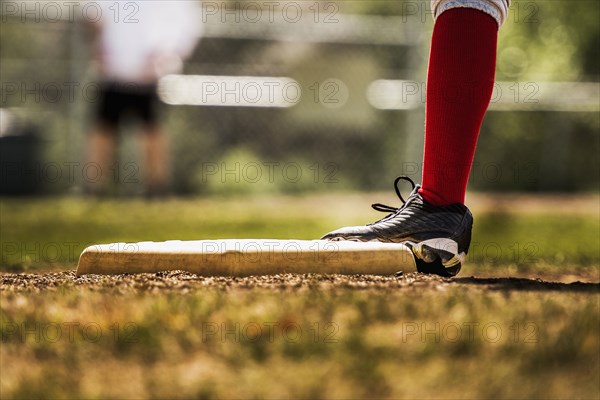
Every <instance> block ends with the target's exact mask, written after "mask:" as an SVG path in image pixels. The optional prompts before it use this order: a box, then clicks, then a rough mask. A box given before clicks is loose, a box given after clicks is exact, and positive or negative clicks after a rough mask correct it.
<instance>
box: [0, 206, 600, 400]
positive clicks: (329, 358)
mask: <svg viewBox="0 0 600 400" xmlns="http://www.w3.org/2000/svg"><path fill="white" fill-rule="evenodd" d="M373 200H375V201H377V200H380V197H377V196H371V195H369V196H366V195H344V196H342V195H328V196H323V195H318V196H309V197H269V198H267V197H254V198H249V199H241V198H208V199H173V200H166V201H160V202H143V201H140V200H102V201H96V200H82V199H75V198H47V199H38V200H22V199H3V200H1V201H0V206H1V208H0V217H1V230H0V234H1V241H2V271H3V272H2V274H1V275H0V277H2V278H5V279H6V280H5V281H3V282H10V279H12V278H11V277H14V276H16V275H14V274H12V272H19V273H36V274H37V273H39V274H41V273H42V272H44V271H48V270H54V271H57V270H58V271H60V270H72V269H74V268H75V265H76V261H77V257H78V255H79V252H80V251H81V250H82V249H83V248H84V247H85V246H86V245H87V244H91V243H96V242H114V241H139V240H166V239H202V238H224V237H274V238H300V239H309V238H315V237H318V236H319V235H320V234H322V233H323V232H326V231H328V230H330V229H333V228H336V227H338V226H341V225H344V224H354V223H365V222H369V221H371V220H373V219H374V218H378V217H379V216H378V213H375V212H372V211H369V209H368V205H369V204H370V202H371V201H373ZM381 200H385V199H381ZM391 202H392V201H390V203H391ZM559 203H560V206H556V204H555V200H548V199H540V201H539V202H535V201H534V202H533V204H537V206H536V207H534V208H532V209H527V208H523V207H522V208H518V207H514V206H513V205H514V202H513V201H512V200H511V199H504V200H502V199H501V198H497V199H494V201H493V202H491V203H490V201H489V199H484V198H478V197H474V198H472V205H473V209H474V211H475V232H474V242H473V244H474V247H473V250H472V252H471V254H470V262H469V263H468V264H467V265H466V266H465V269H464V270H463V272H461V275H460V276H461V277H467V276H470V275H475V276H480V277H486V276H488V277H489V276H494V277H510V276H512V277H514V276H521V277H527V278H529V279H531V280H530V282H532V283H536V282H537V281H535V280H533V279H537V278H540V279H542V280H544V281H549V280H556V281H563V282H572V281H577V280H579V281H588V282H595V284H592V285H591V286H586V287H585V288H586V289H585V290H583V289H582V288H581V286H573V285H567V284H560V285H549V284H548V285H545V284H544V283H543V282H542V283H540V285H539V286H535V287H534V286H529V287H518V285H513V286H511V285H501V286H500V287H495V288H492V287H489V286H486V285H481V284H477V282H475V283H473V282H472V281H469V280H466V279H462V280H461V278H458V279H451V280H443V279H436V280H427V279H425V278H424V277H420V276H419V275H415V276H414V277H413V276H410V277H405V278H403V279H405V280H406V282H407V285H406V286H405V287H402V288H394V289H392V288H386V287H377V288H369V286H367V285H364V286H361V285H360V284H356V285H354V286H349V285H344V284H316V283H315V284H301V285H293V284H289V285H279V286H277V285H275V286H274V287H270V288H264V287H263V288H261V287H252V286H249V287H247V288H246V287H244V286H243V285H229V284H224V283H221V284H211V283H202V284H200V285H198V286H189V287H188V286H184V287H178V286H174V285H173V284H171V283H169V282H170V280H169V279H167V278H163V277H162V276H161V275H156V276H155V277H153V279H155V280H156V282H155V284H154V285H148V286H140V287H131V288H130V287H120V286H114V285H109V284H108V281H107V283H106V284H102V281H101V284H100V286H98V285H96V286H92V285H86V283H85V282H86V281H85V280H80V281H77V282H76V283H73V284H69V285H66V284H59V285H53V284H48V285H47V286H45V287H44V288H42V289H40V288H39V287H37V286H34V285H31V286H24V287H18V288H17V287H13V286H11V285H10V284H9V283H3V285H2V286H0V323H1V334H2V336H1V338H2V345H1V346H0V374H1V377H2V379H1V380H0V395H1V397H2V398H238V399H246V398H294V399H295V398H344V399H347V398H443V399H447V398H507V399H508V398H510V399H514V398H537V399H548V398H599V397H600V381H599V380H598V376H599V374H600V330H599V329H598V327H599V326H600V310H599V304H600V296H599V294H600V286H599V285H598V282H600V278H599V273H600V269H599V268H600V267H599V265H600V250H599V242H600V241H599V232H600V226H599V219H598V214H597V204H598V199H597V197H593V198H591V199H588V200H586V201H584V202H583V203H582V202H580V201H579V200H577V199H562V200H561V201H560V202H559ZM594 204H595V205H596V206H595V207H594ZM574 205H577V206H574ZM52 251H53V252H52ZM40 279H42V280H43V279H44V276H43V275H41V276H40ZM311 279H313V278H310V277H309V278H308V281H311ZM357 279H358V278H357ZM399 279H400V278H399ZM358 281H360V279H358ZM203 282H204V281H203ZM159 283H160V285H159ZM534 288H535V290H533V289H534Z"/></svg>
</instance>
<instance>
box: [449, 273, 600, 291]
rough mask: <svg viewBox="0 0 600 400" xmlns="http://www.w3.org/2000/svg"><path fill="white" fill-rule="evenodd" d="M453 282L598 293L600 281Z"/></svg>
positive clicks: (505, 280)
mask: <svg viewBox="0 0 600 400" xmlns="http://www.w3.org/2000/svg"><path fill="white" fill-rule="evenodd" d="M452 281H453V282H455V283H460V284H465V285H486V286H488V288H489V289H492V290H527V291H560V292H585V293H600V283H588V282H573V283H561V282H546V281H542V280H541V279H528V278H476V277H473V276H471V277H467V278H454V279H452Z"/></svg>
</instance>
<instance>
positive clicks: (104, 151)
mask: <svg viewBox="0 0 600 400" xmlns="http://www.w3.org/2000/svg"><path fill="white" fill-rule="evenodd" d="M99 98H100V99H99V101H98V104H97V108H96V110H95V113H96V116H95V117H96V120H95V122H94V127H93V128H92V129H91V131H90V133H89V135H88V138H87V156H86V157H87V160H86V162H87V163H88V166H87V168H86V170H89V171H97V174H96V175H95V176H86V179H85V190H86V192H87V193H89V194H91V195H96V196H102V195H106V194H107V193H108V191H109V189H110V186H111V178H112V177H113V174H112V173H111V171H112V169H113V168H114V166H113V163H114V161H115V151H116V148H117V139H118V138H117V133H118V132H117V131H118V127H119V122H120V119H121V107H122V99H121V97H120V96H119V94H118V93H117V92H116V91H115V86H114V83H112V82H103V83H102V84H101V85H100V92H99Z"/></svg>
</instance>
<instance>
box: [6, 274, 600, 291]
mask: <svg viewBox="0 0 600 400" xmlns="http://www.w3.org/2000/svg"><path fill="white" fill-rule="evenodd" d="M457 286H465V287H470V288H471V289H476V288H477V289H484V290H488V289H492V290H526V291H549V290H556V291H575V292H594V293H599V292H600V283H587V282H573V283H559V282H547V281H543V280H540V279H529V278H512V277H509V278H502V277H498V278H481V277H474V276H471V277H456V278H442V277H439V276H436V275H426V274H420V273H409V274H402V273H398V274H396V275H393V276H379V275H332V274H302V275H298V274H277V275H266V276H250V277H243V278H242V277H205V276H198V275H196V274H192V273H188V272H183V271H170V272H158V273H154V274H122V275H93V274H89V275H84V276H76V275H75V271H64V272H52V273H45V274H27V273H18V274H12V273H7V274H0V291H2V292H23V291H33V292H39V291H56V290H65V289H77V288H81V289H87V290H93V291H104V290H107V291H117V292H132V291H134V292H135V291H141V292H155V291H177V292H182V293H185V292H188V291H192V290H202V289H219V290H230V289H254V288H265V289H273V290H307V289H355V290H365V289H405V290H411V289H413V290H414V289H418V290H423V289H430V290H446V289H448V288H450V287H457Z"/></svg>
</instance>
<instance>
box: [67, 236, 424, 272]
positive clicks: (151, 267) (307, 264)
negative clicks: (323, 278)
mask: <svg viewBox="0 0 600 400" xmlns="http://www.w3.org/2000/svg"><path fill="white" fill-rule="evenodd" d="M173 270H182V271H188V272H192V273H195V274H198V275H203V276H250V275H273V274H280V273H295V274H305V273H321V274H345V275H353V274H374V275H391V274H393V273H395V272H398V271H402V272H415V271H416V270H417V269H416V265H415V260H414V256H413V254H412V252H411V251H410V249H409V248H408V247H406V246H405V245H404V244H396V243H379V242H367V243H362V242H350V241H339V242H331V241H325V240H279V239H217V240H193V241H181V240H170V241H167V242H139V243H112V244H102V245H95V246H90V247H88V248H86V249H85V250H84V251H83V253H81V256H80V257H79V263H78V265H77V275H84V274H122V273H142V272H150V273H154V272H159V271H173Z"/></svg>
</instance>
